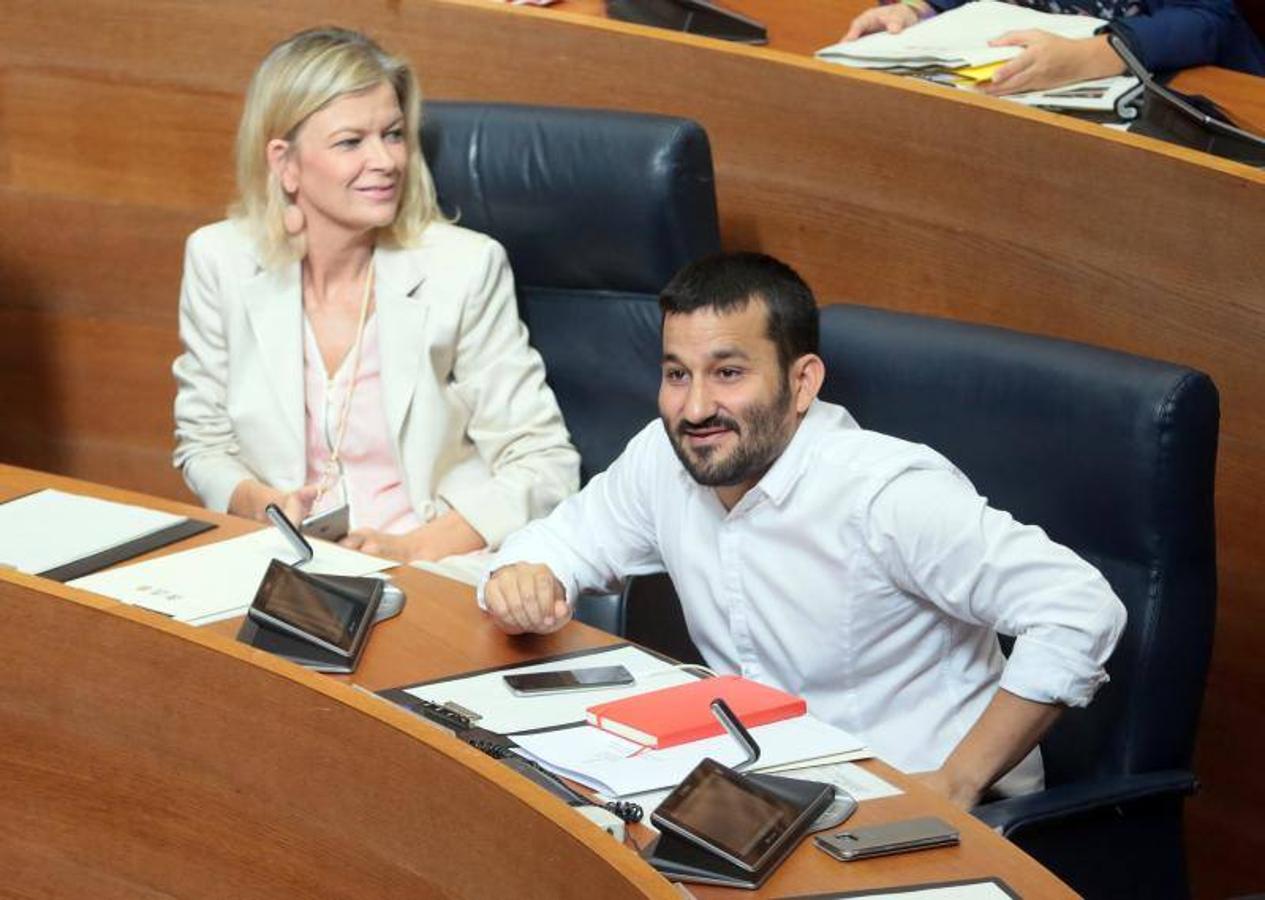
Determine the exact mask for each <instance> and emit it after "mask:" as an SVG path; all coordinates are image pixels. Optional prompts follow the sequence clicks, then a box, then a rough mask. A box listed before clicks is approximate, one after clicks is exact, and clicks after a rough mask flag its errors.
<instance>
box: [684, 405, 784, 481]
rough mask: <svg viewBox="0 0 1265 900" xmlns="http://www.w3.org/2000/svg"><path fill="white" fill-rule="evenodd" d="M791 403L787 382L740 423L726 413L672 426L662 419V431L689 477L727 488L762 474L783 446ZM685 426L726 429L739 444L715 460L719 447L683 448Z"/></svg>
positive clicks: (685, 432) (685, 434)
mask: <svg viewBox="0 0 1265 900" xmlns="http://www.w3.org/2000/svg"><path fill="white" fill-rule="evenodd" d="M790 405H791V391H790V385H787V384H783V386H782V390H781V392H780V393H779V394H778V396H777V397H775V398H774V399H773V400H771V401H770V402H769V403H767V404H765V405H764V406H757V407H753V408H752V409H751V410H750V412H748V413H747V415H746V418H745V420H744V421H743V422H742V424H741V425H740V424H739V423H738V422H736V421H735V420H733V419H731V418H729V417H728V416H722V415H715V416H710V417H708V418H707V419H705V420H703V421H702V422H687V421H686V420H685V419H682V420H681V421H680V422H678V423H677V426H676V428H675V429H673V428H672V427H671V426H670V425H669V424H668V422H667V420H666V419H664V420H663V425H664V430H665V431H667V433H668V440H669V442H671V444H672V449H673V450H675V451H676V457H677V459H679V460H680V461H681V465H683V466H685V470H686V471H687V472H689V473H690V477H691V478H693V479H694V480H695V481H697V482H698V483H699V484H701V485H703V486H704V487H729V486H731V485H736V484H741V483H742V482H744V481H748V480H751V479H754V478H756V477H757V476H760V475H763V474H764V472H765V471H767V470H768V468H769V466H771V465H773V462H774V461H775V460H776V459H777V458H778V457H779V456H780V455H781V453H782V451H783V450H784V449H785V448H786V435H785V434H784V429H783V428H782V423H783V422H784V421H785V420H786V412H787V410H788V409H789V408H790ZM687 428H692V429H695V430H702V429H707V428H728V429H730V430H731V431H733V433H734V434H735V435H736V436H737V438H738V445H737V446H736V447H734V449H733V450H732V451H730V453H729V455H728V456H727V457H724V458H722V459H718V460H714V459H712V458H711V457H713V456H715V455H716V453H717V451H718V448H717V447H715V446H704V447H699V448H697V449H694V450H688V449H686V445H685V441H686V439H687V436H688V433H687Z"/></svg>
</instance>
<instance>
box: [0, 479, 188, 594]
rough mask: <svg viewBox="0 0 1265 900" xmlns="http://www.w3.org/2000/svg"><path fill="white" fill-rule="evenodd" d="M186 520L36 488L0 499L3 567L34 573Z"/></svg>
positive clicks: (137, 507)
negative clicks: (27, 492)
mask: <svg viewBox="0 0 1265 900" xmlns="http://www.w3.org/2000/svg"><path fill="white" fill-rule="evenodd" d="M183 521H185V518H184V516H177V515H172V514H171V513H165V512H159V511H157V510H153V509H145V508H144V507H141V506H131V505H129V504H126V503H115V502H114V501H112V500H101V499H98V498H97V497H85V496H82V495H80V494H68V493H66V492H64V491H57V490H52V489H49V490H43V491H36V492H35V493H33V494H28V495H27V496H25V497H18V498H17V499H14V500H10V501H8V502H7V503H0V565H5V566H10V567H12V568H14V569H17V570H18V571H20V572H26V573H27V574H29V575H34V574H37V573H39V572H46V571H48V570H49V569H55V568H57V567H58V566H64V565H66V564H67V563H71V562H74V561H75V560H77V559H83V558H84V557H85V556H91V555H92V554H94V553H100V552H101V551H103V550H109V549H110V548H111V547H117V546H119V545H120V544H125V543H127V542H128V541H133V540H136V539H137V538H141V537H145V536H146V535H149V534H153V533H154V532H155V531H159V530H160V529H163V528H167V527H169V526H171V525H175V524H177V523H179V522H183Z"/></svg>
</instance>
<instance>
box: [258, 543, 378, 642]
mask: <svg viewBox="0 0 1265 900" xmlns="http://www.w3.org/2000/svg"><path fill="white" fill-rule="evenodd" d="M359 580H360V581H363V582H364V586H363V587H362V588H361V589H359V590H356V589H352V588H350V587H349V586H347V585H346V583H345V580H343V579H337V580H336V579H334V578H330V577H323V576H320V575H314V574H310V573H308V572H303V571H301V570H299V569H296V568H294V567H293V566H288V565H286V564H285V563H283V562H281V561H279V560H275V559H274V560H273V561H272V563H271V564H270V565H269V566H268V571H267V572H266V573H264V578H263V581H262V582H260V585H259V590H258V591H257V592H256V594H255V599H254V602H253V603H251V605H250V609H249V610H247V614H248V616H249V617H250V618H251V619H253V620H254V621H256V622H258V623H260V624H261V625H265V626H267V627H269V628H273V629H276V630H278V631H282V632H285V633H286V634H290V635H293V636H295V637H299V638H302V639H303V640H305V641H308V642H309V643H311V644H313V645H315V646H317V647H320V648H322V649H324V650H328V651H330V652H332V653H336V654H338V655H340V656H342V657H345V658H348V659H350V658H352V657H354V656H355V655H356V653H357V652H358V651H359V649H360V647H361V645H362V644H363V643H364V640H365V637H366V636H367V635H368V633H369V628H370V626H372V625H373V616H374V613H375V612H376V611H377V607H378V604H379V603H380V602H381V600H382V588H383V582H381V581H379V580H378V579H375V578H366V579H359Z"/></svg>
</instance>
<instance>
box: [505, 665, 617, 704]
mask: <svg viewBox="0 0 1265 900" xmlns="http://www.w3.org/2000/svg"><path fill="white" fill-rule="evenodd" d="M501 677H502V678H504V679H505V684H506V685H507V686H508V687H509V689H510V690H511V691H513V692H514V693H515V694H518V695H519V696H520V697H529V696H532V695H534V694H557V693H561V692H563V691H592V690H596V689H598V688H605V687H617V686H619V685H623V684H632V683H633V676H632V673H631V672H629V671H628V670H627V669H625V668H624V667H623V666H594V667H592V668H588V669H558V670H555V671H552V672H522V673H519V674H517V675H503V676H501Z"/></svg>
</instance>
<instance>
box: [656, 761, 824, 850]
mask: <svg viewBox="0 0 1265 900" xmlns="http://www.w3.org/2000/svg"><path fill="white" fill-rule="evenodd" d="M832 793H833V792H832ZM827 802H829V800H828V799H827ZM820 811H821V810H820V807H819V806H817V805H816V804H814V805H811V806H805V805H803V804H800V803H796V802H795V800H793V799H791V798H790V797H787V796H785V795H784V794H781V793H778V792H775V791H773V790H770V789H769V788H768V787H766V786H764V785H763V784H761V783H760V782H758V781H755V780H752V779H751V778H748V777H744V776H743V775H741V774H739V773H738V772H735V771H734V770H732V769H730V768H729V767H728V766H724V765H721V764H720V763H718V762H716V761H715V760H713V759H704V760H703V761H702V762H701V763H699V764H698V766H696V767H695V768H694V771H692V772H691V773H690V774H689V775H687V776H686V778H685V780H684V781H682V782H681V783H680V784H679V785H678V786H677V787H676V789H675V790H674V791H673V792H672V793H671V794H669V795H668V798H667V799H666V800H664V801H663V803H662V804H660V806H659V808H658V809H657V810H655V812H654V815H653V817H652V819H653V821H654V822H655V824H657V825H659V826H660V828H662V829H667V830H669V831H672V832H674V833H676V834H678V835H680V836H681V837H683V838H685V839H687V840H688V841H690V842H691V843H694V844H696V845H698V846H700V847H703V848H704V849H706V850H708V851H710V852H711V853H714V854H716V855H717V856H719V857H721V858H722V859H724V860H727V861H728V862H731V863H733V864H734V865H736V866H738V867H739V868H741V869H742V870H744V871H746V872H755V871H757V870H759V869H760V868H761V867H763V866H764V865H765V864H766V863H768V862H769V861H770V860H772V859H774V858H775V857H777V856H778V855H779V852H780V851H781V850H783V848H784V847H785V846H786V845H787V844H788V843H790V842H793V841H795V840H796V839H797V838H799V837H801V836H802V835H803V834H804V833H805V830H806V828H807V826H808V824H809V822H810V821H811V819H812V818H814V817H815V816H816V815H817V813H818V812H820Z"/></svg>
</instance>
